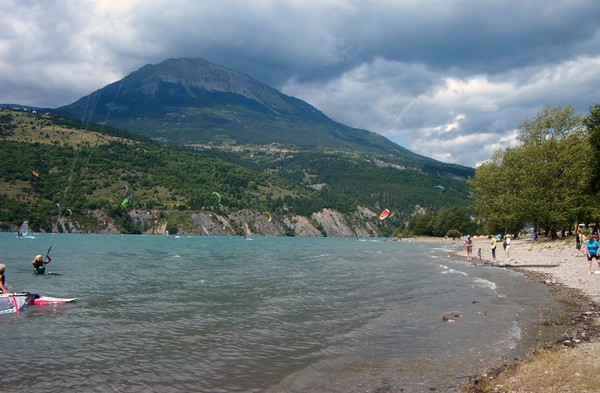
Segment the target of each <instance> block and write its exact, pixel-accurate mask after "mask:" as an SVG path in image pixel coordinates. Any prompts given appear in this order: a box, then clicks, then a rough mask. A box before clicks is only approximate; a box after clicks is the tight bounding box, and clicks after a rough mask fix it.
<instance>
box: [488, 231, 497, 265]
mask: <svg viewBox="0 0 600 393" xmlns="http://www.w3.org/2000/svg"><path fill="white" fill-rule="evenodd" d="M489 239H492V241H491V242H490V249H491V250H492V262H494V263H496V236H492V235H490V236H489Z"/></svg>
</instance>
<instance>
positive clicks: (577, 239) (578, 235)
mask: <svg viewBox="0 0 600 393" xmlns="http://www.w3.org/2000/svg"><path fill="white" fill-rule="evenodd" d="M582 237H583V236H582V235H581V229H580V228H577V233H575V249H576V250H577V251H576V252H575V256H576V257H578V256H579V254H581V240H582Z"/></svg>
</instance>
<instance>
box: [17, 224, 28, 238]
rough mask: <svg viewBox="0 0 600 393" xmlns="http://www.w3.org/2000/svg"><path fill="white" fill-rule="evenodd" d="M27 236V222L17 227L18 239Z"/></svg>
mask: <svg viewBox="0 0 600 393" xmlns="http://www.w3.org/2000/svg"><path fill="white" fill-rule="evenodd" d="M28 234H29V221H27V220H25V221H23V224H21V226H20V227H19V237H23V236H27V235H28Z"/></svg>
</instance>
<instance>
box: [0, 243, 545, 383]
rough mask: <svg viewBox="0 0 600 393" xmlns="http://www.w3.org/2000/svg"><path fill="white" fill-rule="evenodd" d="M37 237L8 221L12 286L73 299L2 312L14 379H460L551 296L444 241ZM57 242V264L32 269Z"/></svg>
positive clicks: (7, 362)
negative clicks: (451, 316)
mask: <svg viewBox="0 0 600 393" xmlns="http://www.w3.org/2000/svg"><path fill="white" fill-rule="evenodd" d="M34 237H35V238H34V239H17V238H16V236H15V235H14V234H0V246H1V249H2V250H3V256H2V258H3V259H2V262H3V263H5V264H6V265H7V267H8V268H7V277H8V285H9V288H12V290H14V291H30V292H35V293H41V294H45V295H50V296H61V297H77V298H78V300H77V302H76V303H73V304H69V305H62V306H56V307H29V308H28V309H26V310H25V311H24V312H22V313H20V314H13V315H5V316H1V317H0V332H1V335H2V336H1V337H2V338H1V341H0V353H1V354H2V357H3V361H2V368H1V370H2V371H0V373H1V374H0V375H1V379H2V391H6V392H17V391H30V392H37V391H39V392H42V391H44V392H52V391H56V392H60V391H85V392H108V391H110V392H148V391H156V392H192V391H193V392H365V391H367V392H370V391H375V390H376V389H377V388H380V387H389V388H391V389H392V391H400V389H404V391H429V389H430V388H431V387H433V388H435V389H437V391H455V390H457V389H458V387H459V386H460V383H462V382H464V381H465V380H466V378H465V377H466V376H468V375H472V374H475V373H478V372H481V371H482V370H484V369H485V368H486V367H487V366H489V365H490V364H492V363H496V362H499V361H502V360H505V359H510V358H512V357H513V356H515V355H516V354H518V352H519V348H521V347H523V346H524V345H525V344H526V343H527V342H528V341H529V340H531V339H534V338H535V337H534V336H535V326H534V325H535V321H536V320H537V319H538V317H539V312H540V310H543V309H544V308H546V307H548V304H549V300H548V299H549V297H548V294H547V292H546V289H545V288H544V287H543V286H538V285H535V284H525V282H526V280H525V279H524V278H523V277H521V276H520V275H519V274H517V273H513V272H510V271H507V270H503V269H496V268H490V267H483V266H472V265H469V264H467V263H466V262H463V261H456V260H451V259H450V258H448V253H449V252H450V251H451V250H452V249H453V247H455V246H454V245H452V244H449V243H439V244H436V243H433V244H431V243H408V242H394V241H388V240H385V239H355V238H274V237H257V238H252V239H250V238H248V239H245V238H243V237H207V236H194V237H183V236H182V237H173V236H120V235H59V234H57V235H50V234H35V235H34ZM50 244H52V253H51V255H52V257H53V262H52V263H51V264H50V265H48V267H47V270H48V271H51V272H57V273H61V274H62V275H60V276H34V275H32V274H31V260H32V259H33V257H34V256H35V254H38V253H39V254H45V253H46V251H47V249H48V247H49V246H50ZM552 307H555V305H552ZM449 311H458V312H460V313H461V317H459V318H457V319H456V322H454V323H449V322H444V321H442V317H443V315H444V314H445V313H446V312H449Z"/></svg>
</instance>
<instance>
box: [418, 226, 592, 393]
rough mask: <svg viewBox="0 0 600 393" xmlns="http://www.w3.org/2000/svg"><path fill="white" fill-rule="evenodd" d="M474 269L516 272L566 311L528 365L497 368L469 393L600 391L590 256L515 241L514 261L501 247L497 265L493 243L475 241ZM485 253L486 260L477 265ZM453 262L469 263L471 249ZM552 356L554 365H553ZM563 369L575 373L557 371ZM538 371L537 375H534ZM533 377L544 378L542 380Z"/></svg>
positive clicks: (569, 244) (550, 244)
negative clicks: (539, 286) (545, 290)
mask: <svg viewBox="0 0 600 393" xmlns="http://www.w3.org/2000/svg"><path fill="white" fill-rule="evenodd" d="M472 240H473V255H474V257H473V261H472V262H473V263H474V264H482V265H490V266H496V267H500V268H506V269H511V270H514V271H517V272H519V273H521V274H523V275H524V276H525V277H526V278H527V279H528V280H529V281H531V282H537V283H543V284H545V285H546V286H547V287H548V289H549V292H550V295H551V296H552V298H553V300H555V301H556V302H559V303H561V304H564V305H565V311H564V312H563V313H562V314H561V315H552V316H551V317H550V318H549V319H544V320H542V321H540V327H541V328H542V327H544V326H546V327H548V326H553V327H554V328H557V327H558V328H559V329H558V336H557V335H556V334H555V335H554V337H552V336H551V337H550V339H551V340H550V341H548V340H546V341H540V342H538V343H536V344H535V345H533V346H532V347H531V348H528V350H527V353H528V355H527V356H526V357H525V358H524V359H516V360H515V361H514V362H512V363H506V364H500V365H492V366H490V367H489V368H488V371H487V372H485V373H484V374H482V375H478V376H474V377H472V378H471V379H470V380H469V381H468V382H465V383H464V384H463V385H462V391H463V392H468V393H487V392H495V393H502V392H519V391H522V392H537V391H539V392H542V391H543V392H563V391H600V381H598V382H595V380H596V378H591V379H589V378H585V376H586V375H593V376H596V375H597V374H598V372H600V365H599V364H598V362H597V361H594V358H595V357H596V356H598V355H600V323H599V321H600V267H598V265H597V264H596V262H595V261H594V264H593V265H592V270H593V271H594V270H595V271H597V272H598V273H596V274H589V273H588V262H587V258H586V257H585V256H575V254H576V249H575V243H574V240H573V239H572V238H570V239H561V240H555V241H548V240H545V239H538V240H537V241H535V242H534V241H533V240H530V239H526V240H520V239H519V240H513V241H512V243H511V246H510V249H509V251H510V259H508V258H506V254H505V251H504V250H503V248H502V243H501V242H498V246H497V249H496V257H497V260H496V262H495V263H494V262H492V261H491V251H490V246H489V240H488V239H487V238H483V237H482V238H473V239H472ZM412 241H416V242H441V243H442V244H443V243H453V244H458V245H460V244H462V242H463V241H462V239H458V240H455V241H453V240H451V239H445V240H441V239H439V238H415V239H412ZM480 248H481V254H482V258H481V260H478V259H477V251H478V249H480ZM450 257H452V258H455V259H462V260H465V261H466V260H467V253H466V250H465V248H464V247H463V248H462V249H458V250H457V251H455V252H454V253H453V254H451V255H450ZM548 356H552V357H553V358H552V359H553V360H552V361H550V362H549V360H548V359H547V357H548ZM559 364H562V365H563V366H564V365H565V364H567V365H569V367H563V368H562V369H555V367H558V365H559ZM532 370H537V371H532ZM531 373H536V374H541V375H537V376H536V378H534V376H533V375H532V374H531Z"/></svg>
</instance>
